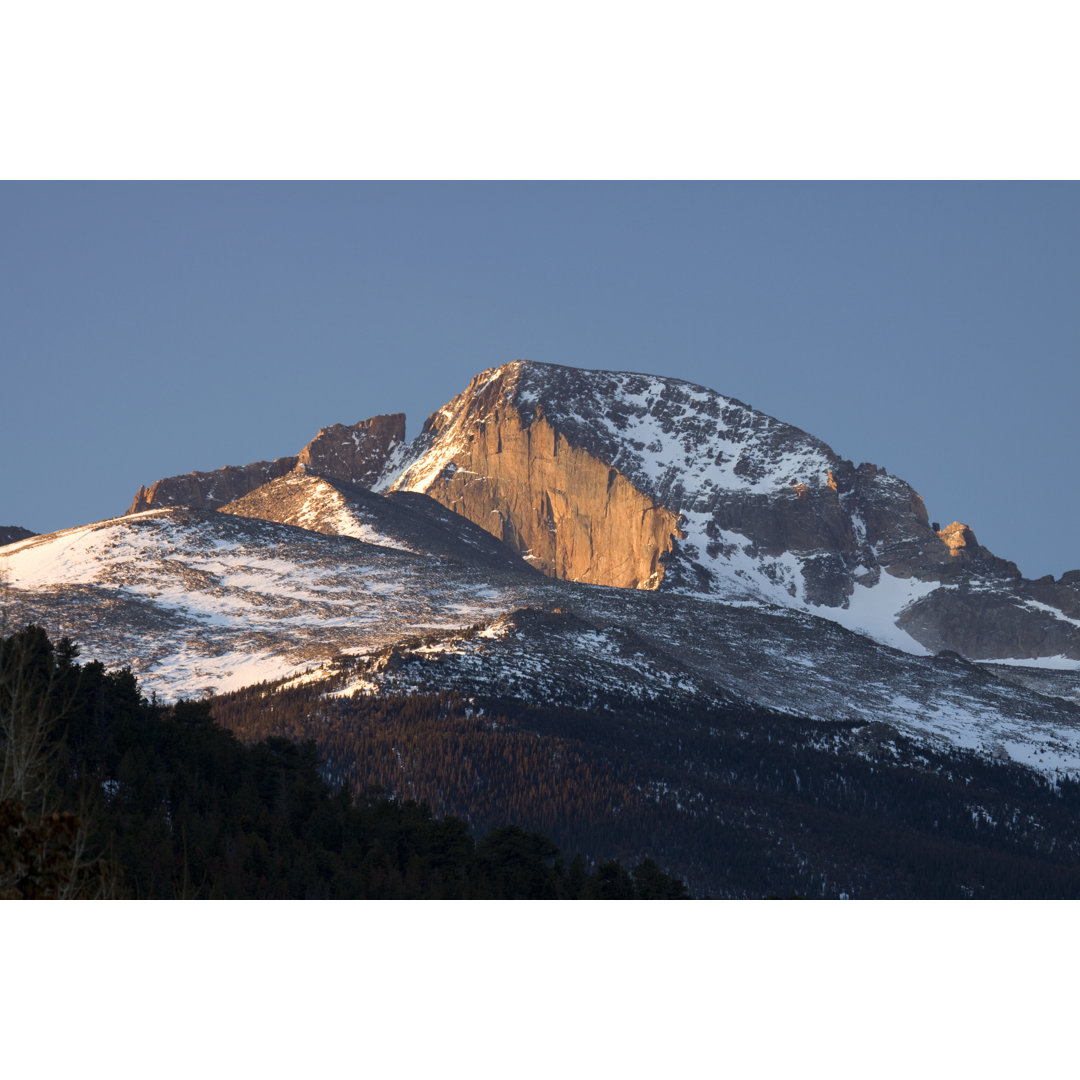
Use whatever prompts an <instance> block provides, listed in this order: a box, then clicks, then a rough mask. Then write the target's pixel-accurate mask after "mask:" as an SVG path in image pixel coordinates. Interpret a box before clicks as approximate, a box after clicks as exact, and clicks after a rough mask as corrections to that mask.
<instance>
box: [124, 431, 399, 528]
mask: <svg viewBox="0 0 1080 1080" xmlns="http://www.w3.org/2000/svg"><path fill="white" fill-rule="evenodd" d="M404 439H405V414H404V413H394V414H392V415H389V416H373V417H371V419H369V420H361V421H360V422H359V423H357V424H353V425H351V426H346V425H344V424H334V425H332V426H331V427H326V428H322V429H321V430H320V431H319V433H318V434H317V435H316V436H315V438H314V439H312V440H311V442H309V443H308V444H307V446H305V447H304V449H303V450H301V451H300V453H299V454H298V455H296V456H293V457H282V458H277V459H276V460H274V461H256V462H253V463H252V464H250V465H226V466H225V467H224V468H222V469H217V470H215V471H214V472H191V473H187V474H186V475H184V476H169V477H166V478H165V479H164V480H158V481H157V482H156V483H154V484H151V485H150V487H141V488H139V490H138V493H137V494H136V495H135V498H134V499H133V500H132V503H131V506H129V507H128V509H127V513H129V514H136V513H139V512H140V511H142V510H156V509H160V508H162V507H166V506H190V507H192V508H194V509H196V510H217V509H219V508H221V507H222V506H225V505H226V504H227V503H231V502H234V501H236V500H237V499H240V498H243V496H245V495H247V494H248V493H249V492H252V491H254V490H255V489H256V488H258V487H261V486H262V485H263V484H265V483H268V482H269V481H271V480H275V479H277V478H278V477H280V476H284V475H285V474H286V473H288V472H290V471H292V470H293V469H294V468H296V467H297V465H301V466H303V467H304V469H305V470H306V471H309V472H313V473H316V474H317V475H319V476H326V477H329V478H331V479H334V480H341V481H343V482H345V483H349V484H356V485H358V486H360V487H368V486H370V485H371V484H373V483H374V482H375V481H376V480H377V479H378V477H379V475H380V474H381V473H382V471H383V469H384V468H385V466H386V462H387V459H388V458H389V457H390V455H391V454H392V453H393V452H394V450H396V449H397V448H398V447H399V446H400V445H401V443H402V442H404Z"/></svg>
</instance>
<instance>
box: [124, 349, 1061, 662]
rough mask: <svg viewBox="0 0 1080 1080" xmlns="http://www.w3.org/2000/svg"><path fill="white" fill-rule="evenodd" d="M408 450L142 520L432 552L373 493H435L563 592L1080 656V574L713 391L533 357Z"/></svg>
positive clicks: (392, 423) (326, 458)
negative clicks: (1047, 569) (1058, 572)
mask: <svg viewBox="0 0 1080 1080" xmlns="http://www.w3.org/2000/svg"><path fill="white" fill-rule="evenodd" d="M404 440H405V417H404V415H402V414H400V413H398V414H393V415H389V416H376V417H373V418H371V419H369V420H364V421H361V422H359V423H358V424H355V425H353V426H351V427H347V426H344V425H340V424H336V425H333V426H330V427H327V428H324V429H322V430H321V431H320V432H319V433H318V435H316V437H315V438H314V439H313V440H312V441H311V442H310V443H309V444H308V445H307V446H306V447H305V448H304V449H303V450H302V451H301V452H300V453H299V454H298V455H297V456H295V457H288V458H278V459H277V460H276V461H273V462H256V463H254V464H252V465H245V466H239V467H228V468H225V469H220V470H218V471H217V472H212V473H191V474H189V475H188V476H182V477H171V478H168V479H165V480H160V481H158V482H157V483H156V484H154V485H152V486H151V487H150V488H142V489H140V491H139V493H138V494H137V495H136V497H135V499H134V501H133V502H132V505H131V507H130V509H129V511H128V512H129V513H136V512H140V511H145V510H148V509H154V508H158V507H166V506H188V507H192V508H195V509H227V510H228V511H229V512H231V513H237V514H241V515H244V516H250V517H257V518H264V519H266V520H271V521H278V522H281V523H283V524H293V525H301V526H303V527H305V528H317V529H318V531H321V532H324V533H333V532H335V531H340V532H343V533H344V534H346V535H353V536H358V537H361V538H364V539H374V540H375V541H376V542H379V540H378V537H380V536H381V537H383V538H384V540H385V538H386V537H393V536H396V537H398V540H396V541H393V543H391V546H393V545H394V544H397V545H398V546H401V545H404V546H405V547H406V548H409V549H415V544H412V543H411V542H409V541H407V540H403V539H401V538H402V537H403V536H404V533H402V532H401V530H402V528H403V527H404V525H403V519H402V518H401V511H402V508H403V506H404V504H403V503H401V502H398V503H396V504H393V505H392V500H391V501H387V500H384V499H381V498H379V497H378V496H382V495H390V496H393V497H394V498H399V499H400V496H402V495H404V494H409V495H411V497H412V498H414V499H416V498H418V497H419V496H425V497H426V499H427V500H429V501H431V500H433V501H434V502H435V503H438V504H441V506H442V507H443V508H445V509H446V510H449V511H452V512H453V514H454V515H455V516H456V517H457V518H458V520H461V519H466V520H467V521H469V522H471V523H472V524H473V525H474V526H479V528H480V529H482V530H484V531H485V532H487V533H488V534H490V535H491V536H492V537H494V538H495V540H497V541H499V542H500V543H501V545H503V548H504V549H505V551H504V554H502V555H498V554H496V555H493V553H492V552H491V551H488V553H487V555H486V556H485V557H487V558H490V557H494V558H495V559H496V562H500V561H504V560H505V559H506V558H510V557H512V556H514V555H516V556H518V557H520V558H522V559H524V560H525V561H526V562H527V563H528V564H529V565H530V566H531V567H534V568H535V569H537V570H540V571H542V572H543V573H544V574H546V575H548V576H549V577H553V578H556V579H559V580H564V581H573V582H580V583H585V584H593V585H607V586H613V587H616V588H624V589H627V588H628V589H643V590H650V591H660V592H664V593H670V594H676V595H689V596H695V597H700V598H707V599H710V600H716V601H722V602H727V603H736V604H765V605H777V606H780V607H785V608H794V609H796V610H800V611H804V612H810V613H812V614H815V615H818V616H820V617H823V618H827V619H830V620H832V621H833V622H837V623H840V624H841V625H843V626H845V627H847V628H849V629H852V630H855V631H856V632H858V633H862V634H865V635H868V636H870V637H872V638H874V639H875V640H877V641H880V642H883V643H885V644H888V645H892V646H893V647H895V648H899V649H903V650H904V651H907V652H912V653H916V654H928V653H936V652H939V651H941V650H943V649H947V650H951V651H954V652H957V653H959V654H961V655H963V656H965V657H967V658H968V659H971V660H984V661H992V660H998V661H1006V662H1012V663H1016V662H1026V663H1030V662H1035V663H1038V664H1042V665H1044V666H1047V665H1049V666H1055V665H1058V666H1066V667H1071V666H1073V665H1074V664H1075V662H1077V661H1080V571H1072V572H1070V573H1068V574H1065V575H1063V576H1062V577H1061V578H1060V579H1059V580H1057V581H1055V580H1054V579H1053V578H1041V579H1039V580H1038V581H1029V580H1027V579H1025V578H1023V577H1022V576H1021V574H1020V572H1019V570H1018V569H1017V567H1016V565H1015V564H1014V563H1012V562H1009V561H1007V560H1006V559H1002V558H999V557H997V556H996V555H994V554H993V553H992V552H990V551H988V550H987V549H986V548H984V547H983V546H982V545H980V544H979V543H978V541H977V539H976V537H975V533H974V531H973V530H972V529H971V527H970V526H968V525H966V524H964V523H962V522H953V523H952V524H950V525H948V526H946V527H945V528H941V527H940V526H939V525H938V524H937V523H936V522H931V521H930V520H929V517H928V515H927V511H926V507H925V506H924V505H923V500H922V498H921V497H920V496H919V494H918V493H917V492H916V491H915V490H914V488H912V487H911V486H910V485H909V484H908V483H906V482H905V481H903V480H901V479H899V478H898V477H895V476H892V475H890V474H889V473H887V472H886V471H885V470H884V469H882V468H880V467H878V466H877V465H874V464H870V463H863V464H860V465H855V464H854V463H853V462H852V461H850V460H846V459H844V458H841V457H840V455H839V454H837V453H836V452H835V451H834V450H833V449H832V448H831V447H829V446H827V445H826V444H825V443H824V442H822V441H821V440H820V439H817V438H815V437H814V436H812V435H809V434H807V433H806V432H805V431H801V430H800V429H799V428H796V427H793V426H791V425H790V424H785V423H783V422H781V421H779V420H776V419H774V418H772V417H771V416H767V415H766V414H764V413H761V412H758V411H757V410H755V409H753V408H751V407H750V406H749V405H746V404H744V403H743V402H741V401H738V400H736V399H735V398H730V397H725V396H724V395H722V394H719V393H717V392H716V391H714V390H710V389H708V388H706V387H703V386H698V385H695V384H693V383H689V382H684V381H682V380H680V379H673V378H666V377H661V376H656V375H641V374H636V373H632V372H617V371H589V370H583V369H578V368H570V367H563V366H560V365H557V364H538V363H533V362H531V361H527V360H516V361H514V362H513V363H509V364H504V365H502V366H500V367H497V368H492V369H490V370H488V371H484V372H481V373H480V374H479V375H477V376H475V377H474V378H473V379H472V381H471V382H470V383H469V385H468V386H467V387H466V388H465V389H464V390H463V391H462V392H461V393H460V394H458V395H457V396H456V397H455V398H454V399H453V400H452V401H450V402H448V403H447V404H446V405H445V406H443V407H442V408H441V409H438V410H437V411H436V412H434V413H432V415H431V416H430V417H429V418H428V420H427V422H426V423H425V425H424V428H423V430H422V432H421V433H420V435H419V436H418V437H417V439H415V440H414V441H413V442H412V443H411V444H407V443H405V441H404ZM301 476H306V477H307V478H308V482H304V481H302V480H301V479H300V477H301ZM316 479H317V480H319V481H321V485H320V484H316V483H312V482H310V481H312V480H316ZM342 485H344V487H343V486H342ZM342 500H345V502H347V503H348V505H349V509H348V510H347V512H346V511H344V510H343V509H342V507H343V506H344V505H345V503H344V502H343V501H342ZM411 505H412V507H413V509H414V510H417V511H418V512H420V513H421V514H422V515H426V516H427V517H430V511H429V510H426V509H424V507H425V506H426V503H425V502H424V501H423V500H421V501H420V502H414V503H413V504H411ZM413 520H418V519H413ZM314 522H319V524H318V525H314V524H313V523H314ZM335 523H338V524H335ZM445 525H446V520H445V519H443V520H442V522H441V523H440V525H439V529H443V527H444V526H445ZM411 527H412V526H409V528H411ZM406 531H408V529H406ZM427 535H428V541H427V542H430V543H435V544H436V546H437V549H438V550H439V551H441V552H444V553H446V552H449V551H450V550H457V551H459V552H462V551H465V550H467V549H466V548H463V547H462V546H461V543H460V542H459V540H451V539H450V538H449V537H447V536H443V535H440V537H439V538H438V539H436V538H435V537H434V536H433V534H430V533H428V534H427ZM474 539H475V538H474ZM385 542H390V541H385ZM455 544H457V547H456V548H455V547H454V545H455ZM469 544H470V545H471V544H473V541H472V540H470V541H469ZM448 545H449V546H448ZM421 546H422V545H421Z"/></svg>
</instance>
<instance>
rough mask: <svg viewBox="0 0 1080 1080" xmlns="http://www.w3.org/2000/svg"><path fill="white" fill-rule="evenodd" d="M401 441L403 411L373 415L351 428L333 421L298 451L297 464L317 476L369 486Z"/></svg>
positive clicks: (402, 437) (402, 439) (403, 438)
mask: <svg viewBox="0 0 1080 1080" xmlns="http://www.w3.org/2000/svg"><path fill="white" fill-rule="evenodd" d="M404 441H405V414H404V413H392V414H389V415H386V416H373V417H371V419H370V420H361V421H360V422H359V423H358V424H353V425H352V426H351V427H346V426H345V425H344V424H333V425H332V426H331V427H326V428H322V429H320V431H319V433H318V435H316V436H315V438H314V439H312V440H311V442H309V443H308V444H307V446H305V447H304V449H303V450H301V451H300V455H299V464H300V465H302V466H303V467H304V468H305V469H306V470H307V471H308V472H313V473H315V474H317V475H318V476H325V477H328V478H330V479H332V480H341V481H342V482H344V483H346V484H355V485H357V486H358V487H362V488H369V487H371V485H372V484H374V483H375V481H376V480H378V479H379V476H380V475H381V474H382V471H383V468H384V467H385V466H386V462H387V460H388V459H389V457H390V455H391V454H392V453H393V451H394V450H395V449H396V448H397V447H398V446H400V445H401V444H402V443H403V442H404Z"/></svg>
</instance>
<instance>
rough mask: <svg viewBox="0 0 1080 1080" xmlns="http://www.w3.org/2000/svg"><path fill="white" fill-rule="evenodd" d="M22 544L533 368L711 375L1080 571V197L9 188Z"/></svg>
mask: <svg viewBox="0 0 1080 1080" xmlns="http://www.w3.org/2000/svg"><path fill="white" fill-rule="evenodd" d="M0 237H2V240H0V267H2V279H0V349H2V357H3V361H2V384H0V394H2V398H0V400H2V401H3V424H2V427H0V440H2V443H0V449H2V451H3V460H4V470H3V481H2V485H0V524H14V525H23V526H25V527H27V528H30V529H33V530H34V531H38V532H45V531H51V530H55V529H60V528H65V527H67V526H71V525H77V524H81V523H84V522H88V521H93V520H97V519H100V518H104V517H108V516H111V515H114V514H117V513H120V512H122V511H123V510H124V509H126V507H127V505H128V503H129V502H130V500H131V497H132V496H133V494H134V493H135V491H136V489H137V488H138V487H139V485H140V484H149V483H151V482H152V481H154V480H156V479H158V478H159V477H162V476H168V475H172V474H175V473H182V472H188V471H190V470H192V469H214V468H218V467H220V466H222V465H227V464H243V463H245V462H248V461H253V460H257V459H261V458H273V457H278V456H282V455H285V454H292V453H296V452H297V451H298V450H299V449H300V448H301V446H303V445H304V443H305V442H307V441H308V440H309V439H310V438H311V437H312V435H314V433H315V432H316V430H317V429H318V428H319V427H321V426H323V425H326V424H331V423H353V422H355V421H357V420H359V419H362V418H364V417H367V416H370V415H372V414H375V413H380V412H398V411H403V412H405V413H406V414H407V417H408V425H409V433H410V435H412V434H415V433H416V432H417V431H418V430H419V428H420V425H421V424H422V422H423V420H424V419H425V418H426V416H427V415H428V414H429V413H430V412H432V411H433V410H434V409H436V408H437V407H438V406H440V405H441V404H443V403H444V402H445V401H446V400H447V399H449V398H450V397H451V396H453V395H454V394H455V393H457V392H458V391H459V390H460V389H462V388H463V387H464V386H465V385H466V383H467V382H468V380H469V379H470V378H471V376H472V375H473V374H475V373H476V372H478V371H480V370H482V369H483V368H486V367H491V366H494V365H496V364H500V363H504V362H506V361H509V360H513V359H516V358H518V357H527V358H529V359H532V360H538V361H546V362H553V363H560V364H571V365H574V366H579V367H598V368H612V369H622V370H634V371H646V372H655V373H659V374H663V375H671V376H676V377H679V378H685V379H689V380H691V381H694V382H698V383H703V384H704V385H706V386H709V387H712V388H714V389H716V390H719V391H721V392H722V393H725V394H729V395H731V396H733V397H737V398H740V399H741V400H743V401H746V402H748V403H749V404H751V405H753V406H754V407H756V408H758V409H761V410H763V411H765V412H767V413H770V414H771V415H773V416H776V417H778V418H780V419H782V420H785V421H787V422H790V423H793V424H796V425H797V426H799V427H802V428H804V429H806V430H807V431H810V432H812V433H813V434H815V435H817V436H818V437H820V438H822V439H824V440H825V441H826V442H827V443H829V444H830V445H831V446H832V447H833V449H835V450H836V451H837V452H838V453H840V454H841V455H843V456H844V457H849V458H852V459H853V460H854V461H855V462H856V463H858V462H860V461H873V462H875V463H876V464H879V465H882V466H884V467H885V468H887V469H888V470H889V471H890V472H892V473H894V474H896V475H898V476H901V477H903V478H904V479H905V480H907V481H908V482H909V483H911V484H912V485H913V486H914V487H915V488H916V490H918V491H919V492H920V493H921V494H922V496H923V498H924V499H925V501H926V504H927V508H928V510H929V513H930V516H931V518H932V519H936V520H938V521H940V522H941V523H942V524H946V523H948V522H950V521H952V520H954V519H958V520H961V521H964V522H966V523H967V524H969V525H971V526H972V527H973V528H974V530H975V532H976V534H977V536H978V538H979V540H980V541H981V542H982V543H984V544H986V545H987V546H988V547H990V548H991V549H992V550H993V551H994V552H995V553H997V554H999V555H1001V556H1004V557H1006V558H1010V559H1013V560H1015V561H1016V562H1018V564H1019V565H1020V568H1021V570H1022V571H1023V572H1024V573H1025V574H1026V575H1028V576H1036V577H1037V576H1040V575H1043V574H1047V573H1053V574H1055V575H1059V574H1061V573H1062V572H1063V571H1065V570H1068V569H1073V568H1077V567H1080V500H1078V498H1077V482H1076V469H1077V464H1078V462H1080V453H1078V451H1080V425H1078V423H1077V413H1078V410H1080V304H1078V298H1080V185H1077V184H1072V183H1070V184H1063V183H1055V184H1034V183H1016V184H1013V183H943V184H936V183H930V184H911V183H897V184H885V183H768V184H766V183H762V184H753V183H700V182H699V183H686V184H679V183H563V184H560V183H538V184H530V183H503V184H500V183H401V184H395V183H355V184H350V183H333V184H287V183H252V184H247V183H232V184H228V183H209V184H157V183H154V184H139V183H116V184H114V183H100V184H84V183H51V184H36V183H5V184H0Z"/></svg>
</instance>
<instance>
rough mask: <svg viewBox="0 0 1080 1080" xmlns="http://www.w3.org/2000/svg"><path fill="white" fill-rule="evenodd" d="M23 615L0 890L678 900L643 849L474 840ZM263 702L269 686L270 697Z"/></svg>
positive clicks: (2, 710)
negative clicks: (574, 850)
mask: <svg viewBox="0 0 1080 1080" xmlns="http://www.w3.org/2000/svg"><path fill="white" fill-rule="evenodd" d="M77 655H78V653H77V649H76V648H75V647H74V646H73V645H72V644H71V643H70V642H69V641H67V640H66V639H64V640H62V641H60V642H59V643H57V644H56V645H54V644H53V643H52V642H51V641H50V640H49V638H48V637H47V636H46V634H45V632H44V631H43V630H41V629H40V628H37V627H27V628H26V629H24V630H22V631H20V632H19V633H17V634H14V635H11V636H9V637H5V638H0V897H3V898H46V897H135V898H147V899H172V898H220V899H234V898H235V899H249V898H250V899H259V898H266V899H271V898H279V899H304V898H327V899H329V898H338V899H348V898H358V899H359V898H372V899H428V898H433V899H434V898H439V899H519V898H520V899H528V898H532V899H594V898H595V899H608V898H610V899H677V898H683V897H685V896H686V888H685V885H684V884H683V883H682V882H681V881H678V880H676V879H674V878H672V877H669V876H668V875H666V874H664V873H662V872H661V871H660V869H658V867H657V866H656V864H655V863H654V862H653V861H652V860H650V859H641V860H638V861H637V863H636V865H635V866H634V867H633V869H630V870H628V869H626V868H624V866H623V865H622V864H621V863H620V862H618V861H617V860H613V859H607V860H604V861H602V862H600V863H599V864H598V865H597V864H595V863H594V864H591V865H587V864H586V862H585V860H584V859H582V858H581V857H580V856H576V857H575V858H573V859H571V860H567V859H565V858H564V856H563V855H562V853H561V851H560V849H559V847H558V846H557V845H556V844H555V843H553V842H552V840H551V839H549V838H548V837H546V836H544V835H542V833H540V832H538V831H532V830H528V829H523V828H520V827H517V826H514V825H508V824H507V822H508V821H509V820H512V818H510V817H508V816H504V817H503V818H502V820H501V822H500V826H499V827H497V828H493V829H490V830H487V831H486V834H485V835H482V836H480V838H479V839H475V838H474V833H473V831H472V830H471V829H470V826H469V824H468V823H467V822H466V821H464V820H461V819H459V818H455V817H452V816H445V815H444V816H436V815H435V814H433V812H432V810H431V809H430V808H429V807H428V806H427V805H425V804H424V803H422V802H421V801H418V800H416V799H408V798H405V799H398V798H390V797H388V796H387V794H386V792H385V791H384V790H381V789H380V788H378V787H377V786H373V783H372V784H369V785H366V786H365V788H364V790H363V791H357V790H355V787H354V788H353V789H350V788H347V787H345V786H343V785H341V784H337V785H335V784H333V783H331V782H329V781H328V780H327V768H326V766H325V765H324V763H323V762H322V761H321V759H320V750H319V748H318V747H317V746H316V744H315V743H314V742H313V741H311V740H300V741H296V740H293V739H291V738H287V737H283V735H282V734H281V733H280V732H279V733H277V734H275V735H272V736H270V737H268V738H265V739H258V740H255V741H253V742H251V743H244V742H241V741H240V740H239V739H238V738H237V737H236V736H235V735H233V734H232V733H231V732H229V731H227V730H225V729H224V728H222V727H221V726H219V725H218V724H217V723H215V722H214V719H213V717H212V715H211V711H210V707H209V706H208V705H207V704H204V703H194V702H180V703H178V704H176V705H173V706H162V705H159V704H157V703H155V702H147V701H146V700H145V699H144V698H143V697H142V696H141V694H140V692H139V687H138V684H137V682H136V680H135V678H134V677H133V676H132V675H131V673H130V672H127V671H121V672H107V671H105V669H104V668H103V667H102V665H101V664H100V663H96V662H91V663H87V664H79V663H77V662H76V657H77ZM269 705H270V703H267V707H268V708H269Z"/></svg>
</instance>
